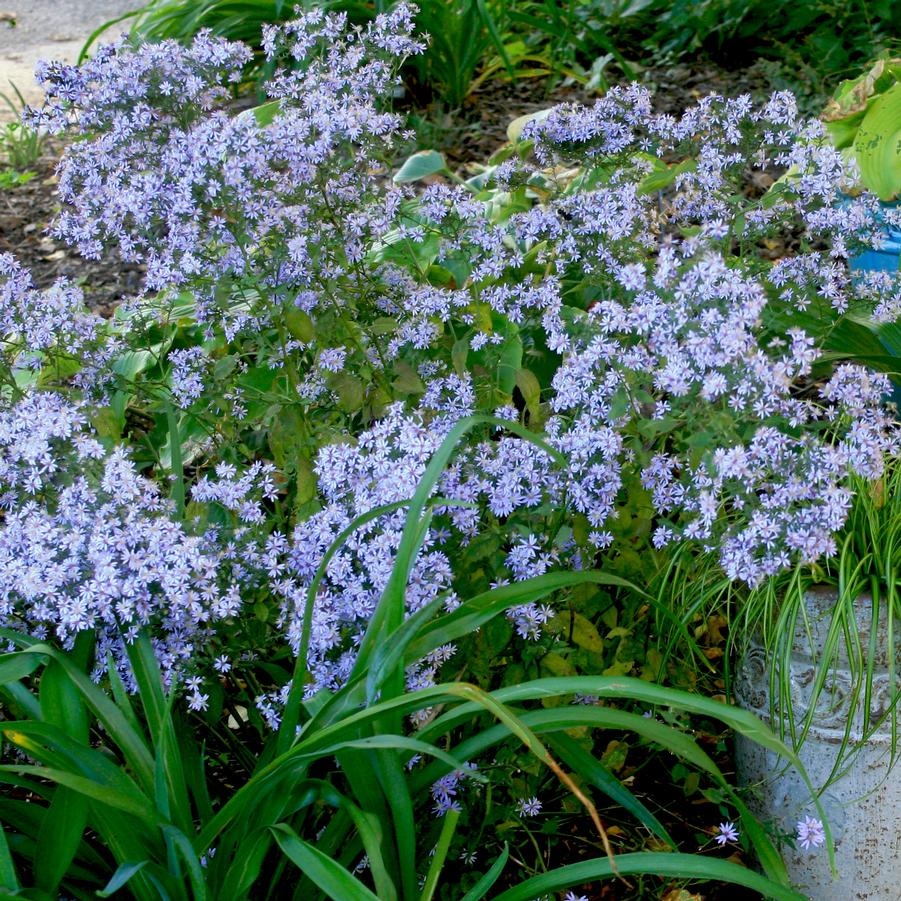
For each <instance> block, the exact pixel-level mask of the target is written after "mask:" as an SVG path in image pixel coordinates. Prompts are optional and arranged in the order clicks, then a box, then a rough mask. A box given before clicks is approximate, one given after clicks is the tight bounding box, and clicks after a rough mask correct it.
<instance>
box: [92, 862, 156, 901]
mask: <svg viewBox="0 0 901 901" xmlns="http://www.w3.org/2000/svg"><path fill="white" fill-rule="evenodd" d="M147 864H148V861H146V860H141V861H138V862H135V861H130V860H126V861H125V862H124V863H121V864H119V867H118V869H117V870H116V872H115V873H113V876H112V879H110V881H109V882H107V884H106V886H105V887H104V888H103V889H101V890H100V891H98V892H97V897H98V898H110V897H112V896H113V895H114V894H115V893H116V892H118V891H119V889H121V888H124V886H125V884H126V883H127V882H128V880H129V879H131V877H132V876H134V875H135V874H136V873H140V872H141V870H143V869H144V867H146V866H147Z"/></svg>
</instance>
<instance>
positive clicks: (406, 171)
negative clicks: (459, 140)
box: [394, 150, 447, 185]
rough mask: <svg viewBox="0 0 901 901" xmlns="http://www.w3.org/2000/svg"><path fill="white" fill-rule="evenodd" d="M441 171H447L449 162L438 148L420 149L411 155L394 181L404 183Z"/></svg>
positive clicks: (398, 171)
mask: <svg viewBox="0 0 901 901" xmlns="http://www.w3.org/2000/svg"><path fill="white" fill-rule="evenodd" d="M439 172H447V162H446V161H445V159H444V156H443V155H442V154H440V153H439V152H438V151H437V150H420V151H419V152H418V153H414V154H413V156H411V157H409V158H408V159H407V160H406V162H405V163H404V164H403V165H402V166H401V167H400V169H398V170H397V172H396V173H395V175H394V182H395V184H398V185H404V184H407V183H408V182H411V181H419V179H421V178H428V176H430V175H437V174H438V173H439Z"/></svg>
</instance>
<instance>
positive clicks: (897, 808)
mask: <svg viewBox="0 0 901 901" xmlns="http://www.w3.org/2000/svg"><path fill="white" fill-rule="evenodd" d="M835 600H836V594H835V592H834V590H826V589H823V590H815V591H811V592H809V593H808V595H807V597H806V604H807V609H808V613H809V616H810V621H811V630H812V635H811V637H810V638H809V637H808V636H807V634H806V633H804V632H803V631H802V630H801V628H799V630H798V633H797V634H796V635H795V639H794V644H793V655H792V663H791V671H790V673H789V678H790V685H791V689H790V690H791V703H792V708H793V712H794V717H795V721H796V722H800V721H803V718H804V717H805V716H806V714H807V712H808V711H809V710H810V706H811V704H810V701H811V688H812V686H813V682H814V679H815V668H814V664H813V660H812V658H811V649H815V650H814V653H816V649H820V648H822V647H823V644H824V641H825V639H826V634H827V632H828V629H829V623H830V619H831V611H832V608H833V606H834V604H835ZM855 614H856V618H857V628H858V632H859V634H860V637H861V642H862V645H863V647H867V645H868V642H869V637H870V624H871V601H870V598H869V597H867V596H862V597H860V598H859V599H858V601H857V605H856V611H855ZM894 630H895V646H894V648H893V649H889V647H888V637H887V629H886V624H885V617H884V615H883V616H882V617H881V621H880V623H879V628H878V631H877V636H876V642H877V644H876V647H877V648H878V649H879V650H878V653H877V659H876V667H875V671H874V674H873V692H872V696H871V698H870V709H871V716H873V717H875V718H879V717H880V716H883V715H885V714H886V712H887V711H888V710H889V709H890V707H891V703H892V698H893V687H892V684H891V681H890V677H889V673H888V664H889V653H892V654H893V655H894V659H895V661H897V663H896V665H897V666H901V641H899V640H898V632H899V631H901V623H898V622H896V623H895V626H894ZM854 683H855V677H854V676H853V675H852V671H851V666H850V663H849V661H848V658H847V656H845V655H844V651H842V652H841V654H840V656H839V659H838V661H837V664H836V666H835V668H834V669H833V670H832V672H831V673H830V676H829V678H828V679H827V681H826V685H825V687H824V689H823V692H822V693H821V694H820V696H819V698H817V700H816V705H815V711H816V712H815V715H814V717H813V721H812V726H811V728H810V731H809V732H808V734H807V737H806V739H805V740H804V742H803V744H802V745H801V748H800V750H799V753H798V756H799V757H800V758H801V761H802V763H803V764H804V766H805V768H806V770H807V772H808V775H809V776H810V779H811V781H812V782H813V784H814V786H815V787H816V788H817V790H818V791H820V792H821V796H820V800H821V803H822V804H823V807H824V808H825V810H826V814H827V816H828V818H829V824H830V827H831V829H832V835H833V839H834V841H835V853H836V863H837V866H838V877H837V878H836V879H833V877H832V874H831V872H830V869H829V858H828V855H827V853H826V849H825V847H824V848H820V849H818V850H813V849H812V850H810V851H805V850H803V849H801V848H798V849H796V850H790V849H789V850H787V851H786V852H785V855H784V856H785V863H786V866H787V868H788V872H789V875H790V877H791V879H792V882H793V883H794V884H795V886H796V887H797V888H798V889H799V890H800V891H801V892H803V893H805V894H807V895H808V896H809V897H810V898H811V899H812V901H854V899H867V901H899V899H901V763H899V765H897V766H895V767H894V768H893V769H891V771H889V756H890V753H891V724H890V722H889V720H888V719H887V720H886V722H885V724H884V725H883V726H881V727H880V729H879V730H878V731H877V732H876V733H875V734H873V735H871V736H870V737H869V738H867V740H866V741H865V742H861V740H860V739H861V736H862V735H863V692H861V693H860V696H859V698H858V700H857V703H856V704H855V703H853V698H852V690H853V689H852V686H853V685H854ZM736 696H737V699H738V703H739V704H740V705H741V706H743V707H745V708H746V709H748V710H751V711H753V712H754V713H756V714H757V715H758V716H760V717H761V718H762V719H763V720H764V721H766V722H771V721H770V659H769V658H768V656H767V655H766V654H765V652H764V650H763V649H762V648H761V647H759V646H756V647H755V646H752V648H751V649H750V651H749V653H748V654H747V655H746V657H745V659H744V661H743V662H742V665H741V667H740V669H739V673H738V678H737V684H736ZM894 716H895V717H896V719H897V721H898V723H899V726H901V715H899V713H898V710H897V708H896V710H895V712H894ZM849 718H850V719H851V723H852V728H851V740H852V742H853V746H854V748H855V750H856V754H855V756H854V758H853V762H852V765H851V769H850V771H849V772H848V773H847V774H846V775H844V776H842V778H841V779H839V780H838V781H837V782H835V783H834V784H833V785H831V786H829V788H828V789H826V791H825V792H822V788H823V786H824V785H825V784H826V783H827V782H828V779H829V776H830V774H831V772H832V769H833V765H834V763H835V761H836V759H837V754H838V751H839V747H840V745H841V743H842V739H843V736H844V732H845V727H846V724H847V723H848V720H849ZM736 757H737V761H736V762H737V767H738V776H739V781H740V782H741V784H742V785H744V786H748V787H751V786H755V787H757V790H756V792H755V795H756V798H754V797H752V799H751V802H750V806H751V807H752V809H754V810H755V813H757V814H759V815H760V816H761V818H763V819H765V820H766V819H768V820H773V821H776V822H777V823H778V825H779V826H780V828H781V829H783V830H784V831H785V832H788V833H794V832H795V825H796V823H797V822H798V821H799V820H801V819H803V817H804V816H805V815H811V816H816V815H817V814H816V809H815V807H814V805H813V803H812V800H811V798H810V794H809V791H808V789H807V787H806V786H805V784H804V782H803V781H802V780H801V779H800V777H799V776H798V775H797V774H796V773H794V772H793V771H788V772H782V770H783V768H784V764H783V763H781V762H780V761H779V760H778V759H777V758H776V756H775V755H773V754H772V753H769V752H766V751H764V750H763V749H762V748H760V747H759V746H757V745H755V744H753V743H752V742H749V741H747V740H743V739H741V738H739V739H738V740H737V742H736Z"/></svg>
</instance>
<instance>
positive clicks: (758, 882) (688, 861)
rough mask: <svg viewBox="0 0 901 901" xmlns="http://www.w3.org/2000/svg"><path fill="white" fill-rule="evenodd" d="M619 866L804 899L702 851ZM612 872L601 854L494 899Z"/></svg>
mask: <svg viewBox="0 0 901 901" xmlns="http://www.w3.org/2000/svg"><path fill="white" fill-rule="evenodd" d="M616 867H617V870H618V871H619V873H620V874H622V875H623V876H636V875H639V874H642V873H646V874H648V875H653V876H670V877H672V878H674V879H703V880H712V881H715V882H726V883H731V884H733V885H743V886H746V887H747V888H749V889H753V890H754V891H757V892H760V894H761V895H763V897H765V898H774V899H776V901H805V896H804V895H802V894H800V893H799V892H796V891H794V889H790V888H786V887H785V886H784V885H779V884H778V883H777V882H773V881H772V880H770V879H767V878H766V877H765V876H761V875H760V874H759V873H756V872H754V870H749V869H747V867H743V866H740V865H739V864H737V863H732V862H731V861H728V860H720V859H718V858H714V857H704V856H703V855H702V854H676V853H666V852H663V853H661V852H635V853H632V854H618V855H617V857H616ZM613 875H614V873H613V868H612V867H611V865H610V861H609V860H607V858H606V857H598V858H595V859H594V860H585V861H580V862H579V863H573V864H569V866H565V867H559V868H558V869H556V870H551V871H550V872H549V873H542V874H541V875H540V876H533V877H532V878H531V879H526V880H525V882H521V883H520V884H519V885H517V886H515V887H514V888H511V889H508V890H507V891H505V892H502V893H501V894H500V895H496V896H495V897H494V899H493V901H533V899H535V898H539V897H541V896H542V895H546V894H549V893H550V892H555V891H562V890H564V889H567V888H569V887H570V886H573V885H581V884H582V883H583V882H594V881H595V880H597V879H609V878H610V877H611V876H613Z"/></svg>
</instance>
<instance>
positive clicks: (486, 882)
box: [460, 844, 510, 901]
mask: <svg viewBox="0 0 901 901" xmlns="http://www.w3.org/2000/svg"><path fill="white" fill-rule="evenodd" d="M509 858H510V848H509V846H508V845H507V844H504V850H503V851H501V853H500V854H499V855H498V858H497V860H495V862H494V863H493V864H491V867H490V869H489V870H488V872H487V873H484V874H483V875H482V876H481V877H480V879H479V881H478V882H477V883H476V884H475V885H474V886H473V887H472V888H471V889H470V890H469V891H468V892H467V893H466V894H465V895H464V896H463V897H462V898H461V899H460V901H482V899H483V898H484V897H485V895H487V894H488V892H489V891H490V890H491V887H492V886H493V885H494V883H495V882H497V881H498V879H500V876H501V873H503V871H504V867H505V866H507V861H508V860H509Z"/></svg>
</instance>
